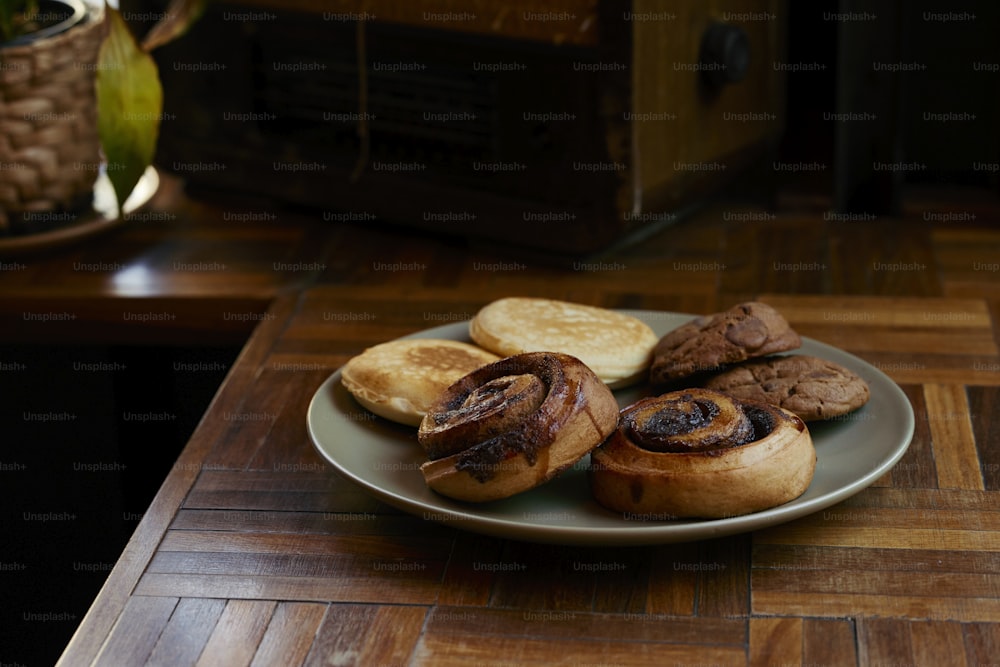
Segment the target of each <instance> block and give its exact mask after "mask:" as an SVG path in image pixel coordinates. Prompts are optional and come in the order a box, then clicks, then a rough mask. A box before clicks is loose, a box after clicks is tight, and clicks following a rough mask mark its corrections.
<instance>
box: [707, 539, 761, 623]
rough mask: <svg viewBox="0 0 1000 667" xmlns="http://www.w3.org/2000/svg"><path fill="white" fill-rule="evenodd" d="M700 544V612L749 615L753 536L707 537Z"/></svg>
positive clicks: (718, 614) (713, 614) (741, 616)
mask: <svg viewBox="0 0 1000 667" xmlns="http://www.w3.org/2000/svg"><path fill="white" fill-rule="evenodd" d="M699 547H700V549H701V560H700V561H699V562H700V564H701V568H700V575H701V576H700V577H699V581H698V615H699V616H724V617H734V618H746V617H747V616H748V615H749V612H750V566H749V554H750V537H749V536H748V535H735V536H733V537H728V538H723V539H717V540H706V541H703V542H701V543H700V544H699Z"/></svg>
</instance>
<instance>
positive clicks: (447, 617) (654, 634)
mask: <svg viewBox="0 0 1000 667" xmlns="http://www.w3.org/2000/svg"><path fill="white" fill-rule="evenodd" d="M424 632H425V635H427V634H435V635H441V636H454V637H455V638H456V641H461V640H462V638H464V637H466V636H473V635H476V634H480V635H495V636H497V637H508V638H524V637H535V638H544V639H552V640H571V639H579V638H589V639H596V640H611V639H616V638H628V641H635V642H664V643H681V644H691V643H694V644H698V643H703V644H726V645H732V646H740V645H744V644H745V643H746V641H747V628H746V622H745V621H744V620H740V619H728V618H704V619H701V618H693V617H683V616H672V615H669V614H657V613H624V614H606V613H596V612H588V611H571V610H538V609H531V608H521V609H509V608H497V607H489V608H481V607H479V608H477V607H469V606H462V607H458V606H451V607H443V606H438V607H434V608H433V609H431V612H430V614H429V616H428V618H427V624H426V626H425V629H424Z"/></svg>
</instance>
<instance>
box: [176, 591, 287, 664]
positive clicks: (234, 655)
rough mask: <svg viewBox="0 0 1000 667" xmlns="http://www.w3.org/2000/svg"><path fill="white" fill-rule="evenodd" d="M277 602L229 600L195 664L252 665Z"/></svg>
mask: <svg viewBox="0 0 1000 667" xmlns="http://www.w3.org/2000/svg"><path fill="white" fill-rule="evenodd" d="M209 597H212V596H211V595H209ZM275 606H276V603H275V602H274V601H272V600H230V601H229V602H227V603H226V608H225V609H224V610H223V611H222V615H221V616H220V617H219V622H218V623H216V625H215V629H214V630H213V632H212V634H211V635H210V636H209V638H208V642H207V643H206V644H205V649H204V650H203V651H202V652H201V655H200V656H199V657H198V662H196V663H195V665H197V667H215V665H232V666H233V667H238V666H239V665H249V664H250V661H251V660H253V656H254V654H255V653H256V652H257V646H258V645H259V644H260V640H261V637H263V636H264V631H265V630H266V629H267V625H268V623H269V622H270V620H271V616H272V615H273V614H274V608H275Z"/></svg>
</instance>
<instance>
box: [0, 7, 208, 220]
mask: <svg viewBox="0 0 1000 667" xmlns="http://www.w3.org/2000/svg"><path fill="white" fill-rule="evenodd" d="M202 5H203V2H202V0H172V1H171V3H170V5H169V6H168V8H167V10H166V12H164V19H163V20H162V21H161V22H160V23H159V24H157V25H156V26H154V28H153V29H152V30H151V31H150V33H149V34H148V35H147V37H146V40H145V42H144V43H143V45H139V44H138V42H137V41H136V39H135V37H134V35H133V34H132V32H131V30H130V29H129V27H128V25H127V24H126V22H125V21H124V19H123V18H122V16H121V14H120V13H119V12H118V11H117V10H116V9H113V8H111V7H108V6H106V5H103V4H90V3H85V2H84V1H83V0H0V127H2V132H0V230H2V229H4V228H7V229H8V230H10V229H11V228H17V227H20V229H15V231H21V232H30V231H33V229H32V228H35V229H39V228H41V229H44V228H45V227H47V226H49V225H46V224H42V225H31V224H28V223H31V222H32V221H42V222H43V223H49V222H55V223H59V222H61V221H63V220H73V219H75V217H76V215H77V214H78V213H79V212H80V211H81V210H85V209H86V208H87V207H88V206H89V204H90V201H91V199H92V196H93V187H94V182H95V180H96V179H97V176H98V173H99V171H100V170H102V169H103V170H105V171H106V173H107V175H108V178H109V179H110V181H111V184H112V186H113V188H114V192H115V198H116V199H117V202H118V205H119V206H118V208H119V210H122V204H123V203H124V202H125V200H126V199H127V198H128V196H129V194H130V193H131V191H132V189H133V188H134V187H135V184H136V183H137V182H138V181H139V179H140V178H141V176H142V174H143V173H144V172H145V170H146V168H147V167H148V166H149V165H150V164H151V163H152V160H153V154H154V152H155V149H156V140H157V136H158V133H159V122H160V117H161V114H162V106H163V92H162V88H161V87H160V82H159V76H158V73H157V68H156V64H155V62H154V60H153V59H152V57H151V56H150V55H149V50H151V49H153V48H155V47H156V46H159V45H162V44H164V43H166V42H168V41H170V40H171V39H173V38H175V37H177V36H179V35H180V34H182V33H183V32H184V31H185V30H186V28H187V26H188V25H189V24H190V23H191V22H192V21H193V20H194V19H195V18H196V17H197V15H198V14H199V13H200V11H201V9H202Z"/></svg>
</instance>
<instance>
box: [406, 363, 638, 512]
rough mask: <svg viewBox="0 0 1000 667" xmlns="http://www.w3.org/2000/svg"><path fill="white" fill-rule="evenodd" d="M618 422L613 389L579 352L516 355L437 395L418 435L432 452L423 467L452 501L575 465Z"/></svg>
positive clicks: (526, 484)
mask: <svg viewBox="0 0 1000 667" xmlns="http://www.w3.org/2000/svg"><path fill="white" fill-rule="evenodd" d="M617 424H618V404H617V402H616V400H615V398H614V395H613V394H612V393H611V391H610V390H609V389H608V388H607V386H605V384H604V383H603V382H601V380H600V379H599V378H598V377H597V376H596V375H594V373H593V371H591V370H590V369H589V368H588V367H587V366H586V365H585V364H584V363H583V362H581V361H580V360H579V359H577V358H575V357H572V356H570V355H566V354H559V353H552V352H529V353H525V354H519V355H514V356H511V357H508V358H506V359H502V360H500V361H498V362H496V363H493V364H490V365H488V366H484V367H482V368H479V369H477V370H475V371H473V372H472V373H469V374H468V375H466V376H465V377H463V378H462V379H460V380H458V381H457V382H455V383H454V384H453V385H452V386H450V387H449V388H448V389H447V390H445V392H444V393H443V394H441V396H439V398H438V400H437V401H436V402H435V404H434V405H433V406H432V407H431V409H430V410H429V411H428V413H427V416H425V417H424V419H423V421H422V422H421V424H420V429H419V431H418V434H417V438H418V440H419V442H420V444H421V446H423V447H424V449H425V450H426V451H427V454H428V458H429V459H430V460H429V461H428V462H427V463H425V464H424V465H423V466H422V467H421V471H422V472H423V474H424V478H425V480H426V481H427V484H428V485H429V486H430V487H431V488H432V489H434V490H435V491H437V492H438V493H441V494H442V495H445V496H448V497H451V498H455V499H457V500H466V501H472V502H484V501H489V500H497V499H500V498H507V497H509V496H512V495H514V494H517V493H520V492H522V491H526V490H528V489H530V488H533V487H535V486H538V485H539V484H542V483H543V482H545V481H548V480H549V479H551V478H552V477H554V476H555V475H557V474H558V473H559V472H561V471H562V470H564V469H566V468H568V467H569V466H571V465H573V464H574V463H575V462H576V461H578V460H580V459H581V458H583V457H584V456H585V455H586V454H587V453H588V452H590V451H591V450H592V449H594V448H595V447H597V446H598V445H599V444H601V443H602V442H603V441H604V439H605V438H607V437H608V435H609V434H610V433H611V432H612V431H614V429H615V427H616V426H617Z"/></svg>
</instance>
